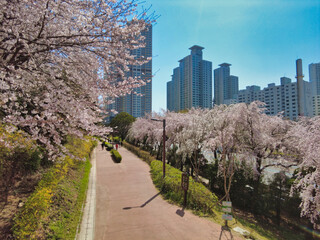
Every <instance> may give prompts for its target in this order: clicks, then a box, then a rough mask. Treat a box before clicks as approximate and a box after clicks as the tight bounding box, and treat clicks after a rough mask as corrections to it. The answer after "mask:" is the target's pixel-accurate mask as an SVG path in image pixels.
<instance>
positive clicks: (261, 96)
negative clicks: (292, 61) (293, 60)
mask: <svg viewBox="0 0 320 240" xmlns="http://www.w3.org/2000/svg"><path fill="white" fill-rule="evenodd" d="M280 82H281V84H280V85H278V86H276V85H275V84H274V83H271V84H268V87H266V88H264V89H263V90H260V87H258V86H248V87H246V89H244V90H240V91H239V93H238V102H239V103H241V102H245V103H251V102H253V101H256V100H258V101H261V102H264V103H266V108H267V111H266V114H268V115H277V114H278V113H280V112H283V116H284V117H286V118H288V119H291V120H295V119H297V118H298V117H299V116H308V117H312V116H313V114H314V113H313V108H312V104H313V102H312V84H311V83H309V82H306V81H304V80H303V74H302V61H301V59H298V60H297V82H291V79H290V78H287V77H282V78H281V79H280Z"/></svg>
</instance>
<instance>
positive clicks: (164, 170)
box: [151, 118, 166, 178]
mask: <svg viewBox="0 0 320 240" xmlns="http://www.w3.org/2000/svg"><path fill="white" fill-rule="evenodd" d="M151 120H152V121H157V122H163V144H162V145H163V151H162V162H163V167H162V171H163V175H162V177H163V178H164V177H165V176H166V120H165V119H162V120H161V119H155V118H151Z"/></svg>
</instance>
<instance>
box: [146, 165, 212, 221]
mask: <svg viewBox="0 0 320 240" xmlns="http://www.w3.org/2000/svg"><path fill="white" fill-rule="evenodd" d="M181 174H182V172H181V171H180V170H178V169H176V168H174V167H172V166H170V165H169V164H166V177H165V178H164V179H163V177H162V162H161V161H158V160H154V161H152V162H151V177H152V180H153V182H154V184H155V185H156V187H157V188H159V189H161V192H162V194H163V195H164V197H165V198H166V199H169V200H170V201H172V202H175V203H177V204H179V205H182V204H183V198H184V191H183V190H182V188H181ZM217 203H218V198H217V196H216V195H215V194H213V193H211V192H210V191H209V190H208V189H207V188H206V187H205V186H203V184H201V183H198V182H195V181H194V179H192V178H191V177H190V180H189V190H188V195H187V208H190V209H192V210H195V211H199V212H203V213H208V214H212V215H214V214H215V213H214V209H215V208H216V206H217Z"/></svg>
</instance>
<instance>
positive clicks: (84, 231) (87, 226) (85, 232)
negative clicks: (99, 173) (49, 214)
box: [76, 148, 97, 240]
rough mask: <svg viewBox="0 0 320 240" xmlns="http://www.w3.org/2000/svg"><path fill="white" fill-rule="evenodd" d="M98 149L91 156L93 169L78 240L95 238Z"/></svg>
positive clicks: (77, 236)
mask: <svg viewBox="0 0 320 240" xmlns="http://www.w3.org/2000/svg"><path fill="white" fill-rule="evenodd" d="M96 149H97V148H95V149H94V150H93V153H92V157H91V164H92V167H91V171H90V176H89V184H88V190H87V197H86V201H85V205H84V209H83V215H82V220H81V225H80V232H78V233H77V235H76V240H93V239H94V229H95V210H96Z"/></svg>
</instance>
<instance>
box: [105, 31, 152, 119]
mask: <svg viewBox="0 0 320 240" xmlns="http://www.w3.org/2000/svg"><path fill="white" fill-rule="evenodd" d="M141 34H142V35H143V36H144V37H145V47H143V48H139V49H135V50H132V55H134V56H135V57H136V58H149V57H152V25H149V26H147V27H146V29H145V30H144V31H142V33H141ZM129 69H130V70H129V72H128V73H127V76H128V77H140V78H141V79H142V80H144V81H145V82H146V85H144V86H141V87H138V88H135V89H134V91H133V92H132V93H130V94H127V95H125V96H122V97H118V98H116V99H114V103H113V104H111V105H109V106H108V109H114V110H116V111H117V112H119V113H120V112H127V113H129V114H130V115H132V116H134V117H143V116H145V115H146V114H147V113H151V111H152V60H150V61H149V62H148V63H146V64H143V65H140V66H133V65H130V66H129ZM111 117H112V116H111Z"/></svg>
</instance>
